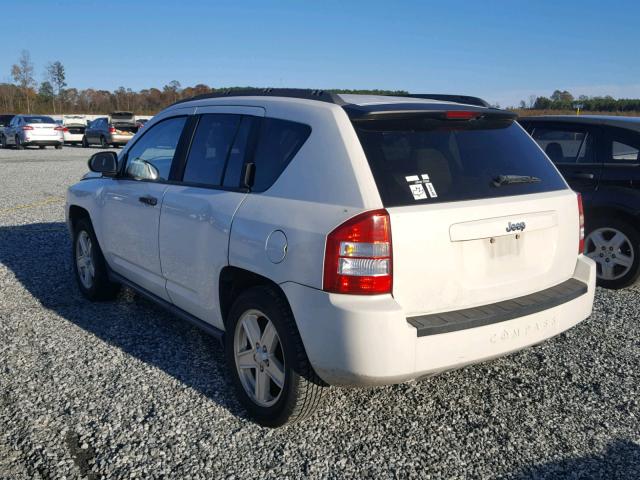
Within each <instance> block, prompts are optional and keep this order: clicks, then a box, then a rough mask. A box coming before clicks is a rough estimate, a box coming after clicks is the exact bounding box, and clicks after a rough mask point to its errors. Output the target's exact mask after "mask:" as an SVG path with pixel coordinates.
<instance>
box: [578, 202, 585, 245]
mask: <svg viewBox="0 0 640 480" xmlns="http://www.w3.org/2000/svg"><path fill="white" fill-rule="evenodd" d="M577 195H578V216H579V219H580V226H579V227H578V228H579V231H578V238H579V239H580V241H579V242H578V254H580V253H583V252H584V208H583V207H582V195H580V194H579V193H578V194H577Z"/></svg>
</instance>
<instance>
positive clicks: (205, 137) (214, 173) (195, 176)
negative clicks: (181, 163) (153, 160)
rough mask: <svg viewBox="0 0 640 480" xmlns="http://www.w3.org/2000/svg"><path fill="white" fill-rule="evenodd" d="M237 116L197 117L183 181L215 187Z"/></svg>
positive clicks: (235, 130)
mask: <svg viewBox="0 0 640 480" xmlns="http://www.w3.org/2000/svg"><path fill="white" fill-rule="evenodd" d="M240 118H241V117H240V115H225V114H207V115H202V117H200V121H199V122H198V127H197V128H196V133H195V135H194V137H193V141H192V142H191V149H190V150H189V156H188V157H187V165H186V167H185V170H184V176H183V181H185V182H189V183H198V184H202V185H210V186H218V185H220V184H221V183H222V175H223V174H224V167H225V164H226V161H227V157H228V156H229V152H230V150H231V145H232V143H233V139H234V137H235V135H236V132H237V130H238V124H239V123H240Z"/></svg>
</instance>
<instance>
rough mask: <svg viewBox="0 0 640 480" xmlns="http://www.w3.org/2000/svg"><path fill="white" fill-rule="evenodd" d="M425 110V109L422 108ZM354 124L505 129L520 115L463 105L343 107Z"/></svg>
mask: <svg viewBox="0 0 640 480" xmlns="http://www.w3.org/2000/svg"><path fill="white" fill-rule="evenodd" d="M421 107H422V108H421ZM344 109H345V110H346V111H347V114H348V115H349V117H350V119H351V121H352V122H353V123H354V125H357V126H358V127H363V128H373V129H376V130H378V129H390V130H396V129H403V130H404V129H418V130H421V129H432V128H443V127H445V128H448V127H453V128H456V129H457V128H462V129H487V128H504V127H508V126H509V125H511V124H512V123H513V122H514V121H515V120H516V119H517V118H518V115H517V114H515V113H513V112H509V111H507V110H500V109H497V108H480V107H473V106H467V107H465V106H464V105H446V104H442V105H429V104H427V105H425V104H385V105H367V106H364V108H363V107H355V106H354V107H351V106H349V107H344Z"/></svg>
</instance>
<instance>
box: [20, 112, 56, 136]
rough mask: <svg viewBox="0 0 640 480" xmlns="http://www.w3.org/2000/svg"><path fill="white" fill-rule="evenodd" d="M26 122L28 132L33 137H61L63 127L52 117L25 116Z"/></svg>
mask: <svg viewBox="0 0 640 480" xmlns="http://www.w3.org/2000/svg"><path fill="white" fill-rule="evenodd" d="M24 122H25V123H26V130H27V131H30V133H31V134H32V135H33V136H37V137H48V136H59V135H60V133H59V130H60V129H61V127H60V125H58V124H57V123H56V122H55V120H54V119H53V118H51V117H45V116H39V115H38V116H36V115H33V116H25V117H24Z"/></svg>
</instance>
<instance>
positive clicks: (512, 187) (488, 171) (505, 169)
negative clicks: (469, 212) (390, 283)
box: [356, 120, 567, 207]
mask: <svg viewBox="0 0 640 480" xmlns="http://www.w3.org/2000/svg"><path fill="white" fill-rule="evenodd" d="M440 127H441V128H431V129H409V128H406V123H404V125H403V121H402V120H397V121H395V122H394V124H393V125H391V124H390V122H388V121H387V122H385V123H384V128H377V126H376V122H375V121H374V122H368V123H367V124H366V126H358V124H357V123H356V131H357V133H358V137H359V138H360V142H361V143H362V146H363V148H364V151H365V154H366V156H367V159H368V161H369V165H370V167H371V171H372V173H373V176H374V178H375V181H376V184H377V186H378V190H379V192H380V196H381V198H382V202H383V204H384V205H385V206H387V207H395V206H403V205H414V204H420V203H427V204H428V203H439V202H455V201H461V200H475V199H481V198H493V197H503V196H509V195H524V194H531V193H540V192H548V191H552V190H562V189H565V188H567V187H566V184H565V183H564V181H563V180H562V177H561V176H560V175H559V174H558V172H557V171H556V170H555V168H554V167H553V165H552V164H551V163H550V162H549V160H547V158H546V157H545V156H544V154H543V153H542V152H541V151H540V149H539V148H538V146H537V145H536V144H535V142H534V141H533V140H532V139H531V137H529V135H527V134H526V132H524V131H523V130H522V129H521V128H520V127H519V126H518V125H517V124H516V123H508V124H506V125H505V123H501V124H499V125H498V126H497V127H495V128H490V127H489V126H487V128H483V129H477V128H473V129H466V128H464V127H462V128H460V127H455V128H452V127H447V126H444V127H443V126H442V124H440ZM506 175H516V176H530V177H536V179H539V181H537V182H534V183H512V184H503V185H501V186H496V183H495V180H496V179H497V178H498V177H499V176H506Z"/></svg>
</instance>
